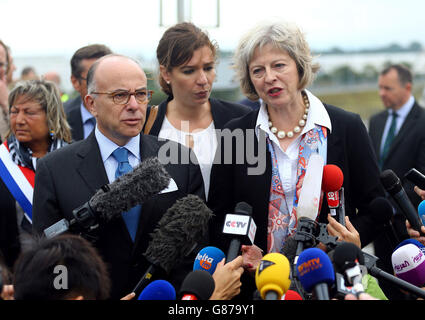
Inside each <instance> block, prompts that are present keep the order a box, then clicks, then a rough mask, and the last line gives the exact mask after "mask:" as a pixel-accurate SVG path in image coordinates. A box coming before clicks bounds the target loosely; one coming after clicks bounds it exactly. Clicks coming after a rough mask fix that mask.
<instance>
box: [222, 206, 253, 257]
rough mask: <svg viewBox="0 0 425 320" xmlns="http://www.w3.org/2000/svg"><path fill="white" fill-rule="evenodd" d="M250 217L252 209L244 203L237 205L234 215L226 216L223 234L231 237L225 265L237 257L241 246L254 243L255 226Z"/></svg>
mask: <svg viewBox="0 0 425 320" xmlns="http://www.w3.org/2000/svg"><path fill="white" fill-rule="evenodd" d="M251 215H252V207H251V206H250V205H249V204H248V203H246V202H239V203H237V204H236V206H235V210H234V214H226V218H225V220H224V225H223V233H225V234H228V235H232V236H233V237H232V240H231V241H230V245H229V249H228V251H227V258H226V263H227V262H230V261H233V260H234V259H236V257H238V256H239V253H240V250H241V245H242V244H246V245H251V244H253V243H254V238H255V233H256V231H257V226H256V225H255V222H254V220H253V219H252V217H251Z"/></svg>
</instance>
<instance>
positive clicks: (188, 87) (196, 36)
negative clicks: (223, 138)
mask: <svg viewBox="0 0 425 320" xmlns="http://www.w3.org/2000/svg"><path fill="white" fill-rule="evenodd" d="M217 51H218V47H217V45H216V44H215V43H213V42H212V41H211V40H210V39H209V37H208V35H207V34H206V33H205V32H203V31H202V30H201V29H199V28H198V27H196V26H195V25H194V24H192V23H187V22H184V23H179V24H177V25H175V26H173V27H171V28H169V29H168V30H166V31H165V33H164V35H163V36H162V38H161V40H160V41H159V44H158V47H157V51H156V53H157V59H158V64H159V84H160V86H161V89H162V90H163V91H164V92H165V93H166V94H167V95H168V99H167V100H166V101H163V102H162V103H161V104H159V105H158V106H157V107H155V108H149V109H148V114H147V117H146V119H147V120H146V124H145V133H149V134H152V135H156V136H159V137H160V138H165V139H169V140H173V141H177V142H179V143H181V144H184V145H186V146H188V147H190V148H192V149H193V151H194V153H195V155H196V157H197V160H198V162H199V165H200V167H201V171H202V177H203V179H204V184H205V196H206V197H208V190H209V179H210V177H209V176H210V170H211V166H212V162H213V159H214V155H215V151H216V148H217V137H216V132H215V130H216V129H222V128H223V127H224V124H225V123H226V122H228V121H229V120H231V119H233V118H237V117H240V116H242V115H244V114H247V113H248V112H250V111H251V110H250V109H249V108H248V107H245V106H242V105H239V104H235V103H230V102H226V101H222V100H219V99H214V98H211V97H210V95H211V91H212V88H213V82H214V80H215V77H216V69H215V65H216V61H217ZM156 112H157V113H156Z"/></svg>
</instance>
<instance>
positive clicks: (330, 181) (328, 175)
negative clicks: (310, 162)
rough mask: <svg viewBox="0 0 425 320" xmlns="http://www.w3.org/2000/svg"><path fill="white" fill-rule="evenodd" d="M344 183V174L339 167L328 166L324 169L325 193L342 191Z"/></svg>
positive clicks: (323, 187)
mask: <svg viewBox="0 0 425 320" xmlns="http://www.w3.org/2000/svg"><path fill="white" fill-rule="evenodd" d="M343 182H344V174H343V173H342V170H341V169H340V168H339V167H338V166H337V165H334V164H327V165H325V166H324V167H323V179H322V189H323V191H324V192H330V191H337V190H339V189H341V187H342V184H343Z"/></svg>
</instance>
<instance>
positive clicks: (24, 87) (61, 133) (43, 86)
mask: <svg viewBox="0 0 425 320" xmlns="http://www.w3.org/2000/svg"><path fill="white" fill-rule="evenodd" d="M8 103H9V123H10V128H9V132H8V134H7V136H6V140H5V141H4V143H3V144H2V145H0V212H1V213H2V215H1V217H2V218H1V223H0V254H1V252H2V253H3V255H4V258H5V262H6V264H7V265H8V266H9V267H12V265H13V263H14V261H15V259H16V257H17V255H18V254H19V251H20V246H21V243H20V242H22V241H24V238H25V237H26V236H27V235H28V234H30V233H31V231H32V230H31V229H32V227H31V223H32V200H33V199H32V194H33V189H34V177H35V170H36V168H37V160H38V159H40V158H41V157H43V156H45V155H46V154H47V153H48V152H52V151H54V150H56V149H58V148H61V147H63V146H65V145H66V144H68V143H70V142H71V132H70V129H69V125H68V123H67V121H66V117H65V113H64V110H63V106H62V102H61V99H60V94H59V91H58V89H57V87H56V85H55V84H54V83H53V82H50V81H40V80H30V81H22V82H19V83H17V85H16V86H15V88H14V89H13V90H12V91H11V92H10V94H9V98H8ZM19 234H20V235H21V237H20V238H21V239H19Z"/></svg>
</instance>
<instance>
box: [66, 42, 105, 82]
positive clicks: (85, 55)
mask: <svg viewBox="0 0 425 320" xmlns="http://www.w3.org/2000/svg"><path fill="white" fill-rule="evenodd" d="M111 53H112V51H111V49H109V48H108V47H107V46H105V45H103V44H92V45H88V46H85V47H82V48H80V49H78V50H77V51H75V53H74V55H73V56H72V58H71V73H72V75H73V76H74V77H76V78H78V79H80V78H81V72H83V68H82V67H81V61H82V60H86V59H98V58H101V57H103V56H106V55H107V54H111Z"/></svg>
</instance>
